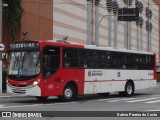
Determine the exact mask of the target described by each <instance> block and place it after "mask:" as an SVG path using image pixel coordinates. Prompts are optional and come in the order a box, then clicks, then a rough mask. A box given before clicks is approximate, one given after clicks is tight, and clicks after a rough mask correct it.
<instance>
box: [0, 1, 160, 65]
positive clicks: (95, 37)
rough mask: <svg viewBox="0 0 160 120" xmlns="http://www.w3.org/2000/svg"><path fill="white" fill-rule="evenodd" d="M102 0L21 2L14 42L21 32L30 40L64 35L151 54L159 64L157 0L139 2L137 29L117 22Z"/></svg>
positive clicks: (125, 23) (133, 6)
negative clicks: (148, 14) (149, 13)
mask: <svg viewBox="0 0 160 120" xmlns="http://www.w3.org/2000/svg"><path fill="white" fill-rule="evenodd" d="M106 1H107V0H100V3H99V5H97V6H96V5H95V4H94V2H95V0H22V6H23V8H24V10H25V13H24V15H23V17H22V24H21V29H20V32H19V35H17V39H22V38H23V36H22V34H21V33H22V32H25V31H28V32H29V36H28V39H31V40H34V39H38V40H52V39H53V40H57V39H58V40H59V39H63V38H64V37H65V36H68V41H69V42H74V43H80V44H88V45H89V44H97V45H98V46H104V47H108V46H109V47H116V48H125V49H136V50H141V51H152V52H155V53H156V55H157V62H159V56H160V52H159V51H160V50H159V49H160V46H159V44H160V41H159V35H160V32H159V17H160V16H159V5H158V4H159V3H158V1H159V0H139V2H141V3H142V4H143V11H141V13H140V16H141V17H142V18H143V24H142V25H141V27H140V25H138V26H137V24H136V22H135V21H133V22H128V23H127V22H123V21H117V16H116V15H114V13H113V10H111V11H109V10H108V8H107V6H106ZM108 1H111V0H108ZM112 1H114V0H112ZM116 1H117V3H118V6H119V8H124V7H129V8H135V4H136V0H133V2H132V4H131V5H129V6H127V5H126V4H125V3H124V1H123V0H116ZM147 7H148V8H149V9H150V10H151V11H152V17H151V18H150V19H148V17H147V16H146V8H147ZM147 21H148V22H149V23H151V24H152V30H151V31H147V30H146V25H148V24H147ZM4 34H6V33H4ZM3 36H5V35H3ZM5 39H7V38H5V37H4V38H3V40H4V41H5Z"/></svg>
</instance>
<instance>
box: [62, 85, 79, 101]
mask: <svg viewBox="0 0 160 120" xmlns="http://www.w3.org/2000/svg"><path fill="white" fill-rule="evenodd" d="M76 97H77V93H76V89H75V87H74V86H73V85H72V84H68V85H66V86H65V88H64V90H63V95H62V96H59V98H60V100H61V101H63V102H70V101H73V100H75V98H76Z"/></svg>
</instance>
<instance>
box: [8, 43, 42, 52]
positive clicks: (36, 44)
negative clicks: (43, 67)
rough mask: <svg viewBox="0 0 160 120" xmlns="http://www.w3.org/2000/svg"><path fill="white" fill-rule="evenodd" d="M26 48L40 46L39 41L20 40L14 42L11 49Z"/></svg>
mask: <svg viewBox="0 0 160 120" xmlns="http://www.w3.org/2000/svg"><path fill="white" fill-rule="evenodd" d="M24 48H26V49H27V48H39V43H37V42H18V43H12V44H11V45H10V49H11V50H13V49H24Z"/></svg>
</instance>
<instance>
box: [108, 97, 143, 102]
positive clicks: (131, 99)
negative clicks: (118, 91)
mask: <svg viewBox="0 0 160 120" xmlns="http://www.w3.org/2000/svg"><path fill="white" fill-rule="evenodd" d="M143 98H144V97H143ZM134 99H137V98H127V99H118V100H111V101H108V102H118V101H125V100H134Z"/></svg>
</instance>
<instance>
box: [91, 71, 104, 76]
mask: <svg viewBox="0 0 160 120" xmlns="http://www.w3.org/2000/svg"><path fill="white" fill-rule="evenodd" d="M88 76H90V77H91V76H103V71H102V70H92V71H91V70H89V71H88Z"/></svg>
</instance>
